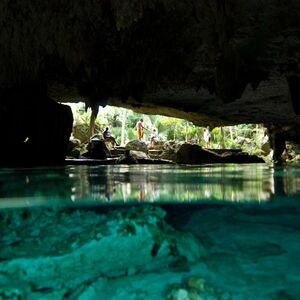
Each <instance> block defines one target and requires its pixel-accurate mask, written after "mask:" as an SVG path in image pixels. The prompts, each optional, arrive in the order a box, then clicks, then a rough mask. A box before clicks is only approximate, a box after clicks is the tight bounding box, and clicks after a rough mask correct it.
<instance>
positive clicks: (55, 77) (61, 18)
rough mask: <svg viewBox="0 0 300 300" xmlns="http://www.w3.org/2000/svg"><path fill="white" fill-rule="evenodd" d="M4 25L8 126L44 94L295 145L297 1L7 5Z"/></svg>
mask: <svg viewBox="0 0 300 300" xmlns="http://www.w3.org/2000/svg"><path fill="white" fill-rule="evenodd" d="M0 22H1V24H2V26H1V27H0V28H1V29H0V43H1V48H0V63H1V72H0V100H1V102H0V119H2V120H4V121H3V123H2V122H1V125H5V124H6V123H7V122H8V121H9V117H7V115H13V121H14V122H16V121H17V118H21V123H24V122H25V123H26V122H27V119H26V118H24V117H22V113H21V112H22V110H21V108H20V104H21V103H24V102H25V103H30V105H29V106H30V110H37V111H38V113H39V114H41V115H42V114H44V112H43V111H42V110H41V109H40V108H39V105H38V104H37V102H38V103H40V102H42V101H43V100H44V99H45V97H40V95H44V94H45V93H47V95H48V96H50V97H51V98H53V99H55V100H57V101H61V102H65V101H82V100H84V101H86V103H87V105H88V106H91V107H92V108H93V107H96V106H97V104H102V105H103V104H107V103H108V104H112V105H119V106H124V107H128V108H133V109H134V110H136V111H141V112H146V113H155V114H157V113H159V114H165V115H172V116H177V117H183V118H186V119H188V120H191V121H193V122H194V123H195V124H198V125H207V124H209V125H211V126H215V125H221V124H227V125H229V124H237V123H248V122H250V123H265V124H267V125H270V124H273V123H274V124H276V126H277V127H281V126H282V125H288V126H289V127H288V130H287V133H286V134H285V135H284V139H285V140H286V139H293V140H298V139H299V138H298V136H299V134H298V132H299V130H298V129H299V128H298V127H299V124H300V117H299V116H298V114H299V113H300V104H299V101H298V98H299V95H300V88H299V86H300V85H299V83H300V68H299V57H300V50H299V49H300V48H299V44H300V26H299V23H300V2H299V1H298V0H290V1H281V0H263V1H256V0H228V1H226V0H210V1H206V0H200V1H194V0H183V1H175V0H134V1H132V0H122V1H121V0H101V1H92V0H89V1H79V0H72V1H70V0H61V1H57V0H54V1H51V2H50V1H48V2H41V1H40V2H38V1H34V0H29V1H26V3H25V2H24V1H22V0H16V1H14V2H11V1H9V0H4V1H1V4H0ZM33 99H34V100H33ZM12 103H13V104H12ZM7 111H8V114H7ZM2 120H1V121H2ZM8 131H9V132H8V135H9V136H12V135H13V134H14V130H13V129H8ZM291 131H296V132H297V134H296V135H294V134H293V135H292V137H290V132H291ZM14 142H15V141H13V143H14ZM13 143H12V144H13ZM275 144H276V143H275Z"/></svg>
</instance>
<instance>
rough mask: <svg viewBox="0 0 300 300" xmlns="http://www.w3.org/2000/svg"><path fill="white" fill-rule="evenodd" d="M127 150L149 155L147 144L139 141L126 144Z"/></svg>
mask: <svg viewBox="0 0 300 300" xmlns="http://www.w3.org/2000/svg"><path fill="white" fill-rule="evenodd" d="M125 149H126V150H135V151H142V152H144V153H146V154H148V147H147V145H146V143H145V142H142V141H139V140H134V141H130V142H129V143H127V144H126V146H125Z"/></svg>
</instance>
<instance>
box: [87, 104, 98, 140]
mask: <svg viewBox="0 0 300 300" xmlns="http://www.w3.org/2000/svg"><path fill="white" fill-rule="evenodd" d="M91 109H92V113H91V117H90V127H89V137H90V138H91V137H92V136H93V135H94V131H95V122H96V119H97V115H98V111H99V107H98V106H97V107H92V108H91Z"/></svg>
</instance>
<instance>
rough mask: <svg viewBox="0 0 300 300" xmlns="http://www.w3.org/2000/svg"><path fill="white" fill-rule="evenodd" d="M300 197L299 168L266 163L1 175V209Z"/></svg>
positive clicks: (78, 168)
mask: <svg viewBox="0 0 300 300" xmlns="http://www.w3.org/2000/svg"><path fill="white" fill-rule="evenodd" d="M299 195H300V168H299V167H284V168H280V167H278V168H274V167H273V166H269V165H267V164H251V165H250V164H249V165H236V164H225V165H224V164H223V165H201V166H191V165H188V166H169V165H159V166H157V165H131V166H128V165H118V166H65V167H55V168H53V167H52V168H47V167H43V168H24V169H1V170H0V208H13V207H28V206H52V205H55V206H56V205H59V206H82V205H84V206H94V205H96V206H97V205H113V204H126V203H138V202H154V203H203V202H213V201H216V202H218V203H219V202H222V201H225V202H227V201H229V202H249V201H250V202H259V203H260V202H274V201H283V200H284V201H287V200H289V201H294V200H296V199H297V196H299Z"/></svg>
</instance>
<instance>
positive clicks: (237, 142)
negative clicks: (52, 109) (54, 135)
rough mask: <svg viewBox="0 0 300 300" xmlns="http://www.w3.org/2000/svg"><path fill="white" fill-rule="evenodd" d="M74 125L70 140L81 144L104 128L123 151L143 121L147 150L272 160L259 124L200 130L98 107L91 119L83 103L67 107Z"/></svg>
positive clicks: (183, 122)
mask: <svg viewBox="0 0 300 300" xmlns="http://www.w3.org/2000/svg"><path fill="white" fill-rule="evenodd" d="M69 105H70V106H71V109H72V112H73V116H74V123H73V132H72V139H76V140H78V141H80V143H83V144H84V143H88V141H89V140H90V139H91V138H92V137H93V136H100V137H101V138H102V133H103V131H104V130H105V128H107V127H108V128H109V131H110V133H111V135H112V136H113V137H115V140H116V144H118V145H120V146H121V147H125V146H126V145H127V144H128V143H129V142H131V141H134V140H137V132H136V128H135V126H136V123H137V122H138V121H139V120H140V119H141V118H142V119H143V121H144V128H145V129H144V136H143V141H144V142H145V143H146V144H147V146H148V148H151V147H152V146H153V147H152V148H159V146H160V147H161V148H162V149H164V148H166V147H165V144H174V143H178V144H183V143H188V144H196V145H199V146H201V147H202V148H209V149H210V150H213V151H214V152H217V153H224V152H225V151H227V150H229V151H236V152H237V151H243V152H246V153H248V154H251V155H257V156H261V157H263V158H264V160H267V161H268V160H271V157H272V151H271V150H272V149H271V148H270V145H269V138H268V134H267V131H266V128H265V127H264V126H263V125H261V124H240V125H235V126H223V127H214V128H212V127H211V128H208V127H201V126H196V125H194V124H193V123H192V122H189V121H187V120H184V119H178V118H173V117H168V116H162V115H147V114H143V113H136V112H134V111H133V110H130V109H125V108H120V107H115V106H108V105H107V106H105V107H103V106H99V107H98V112H97V116H96V117H93V112H92V110H91V109H90V108H88V109H86V106H85V103H83V102H80V103H76V104H74V103H69ZM207 129H209V137H210V139H209V143H208V142H207V133H206V132H207V131H208V130H207ZM153 130H155V132H156V134H157V141H159V143H158V145H159V146H157V147H154V145H153V144H152V143H151V140H152V135H153Z"/></svg>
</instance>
